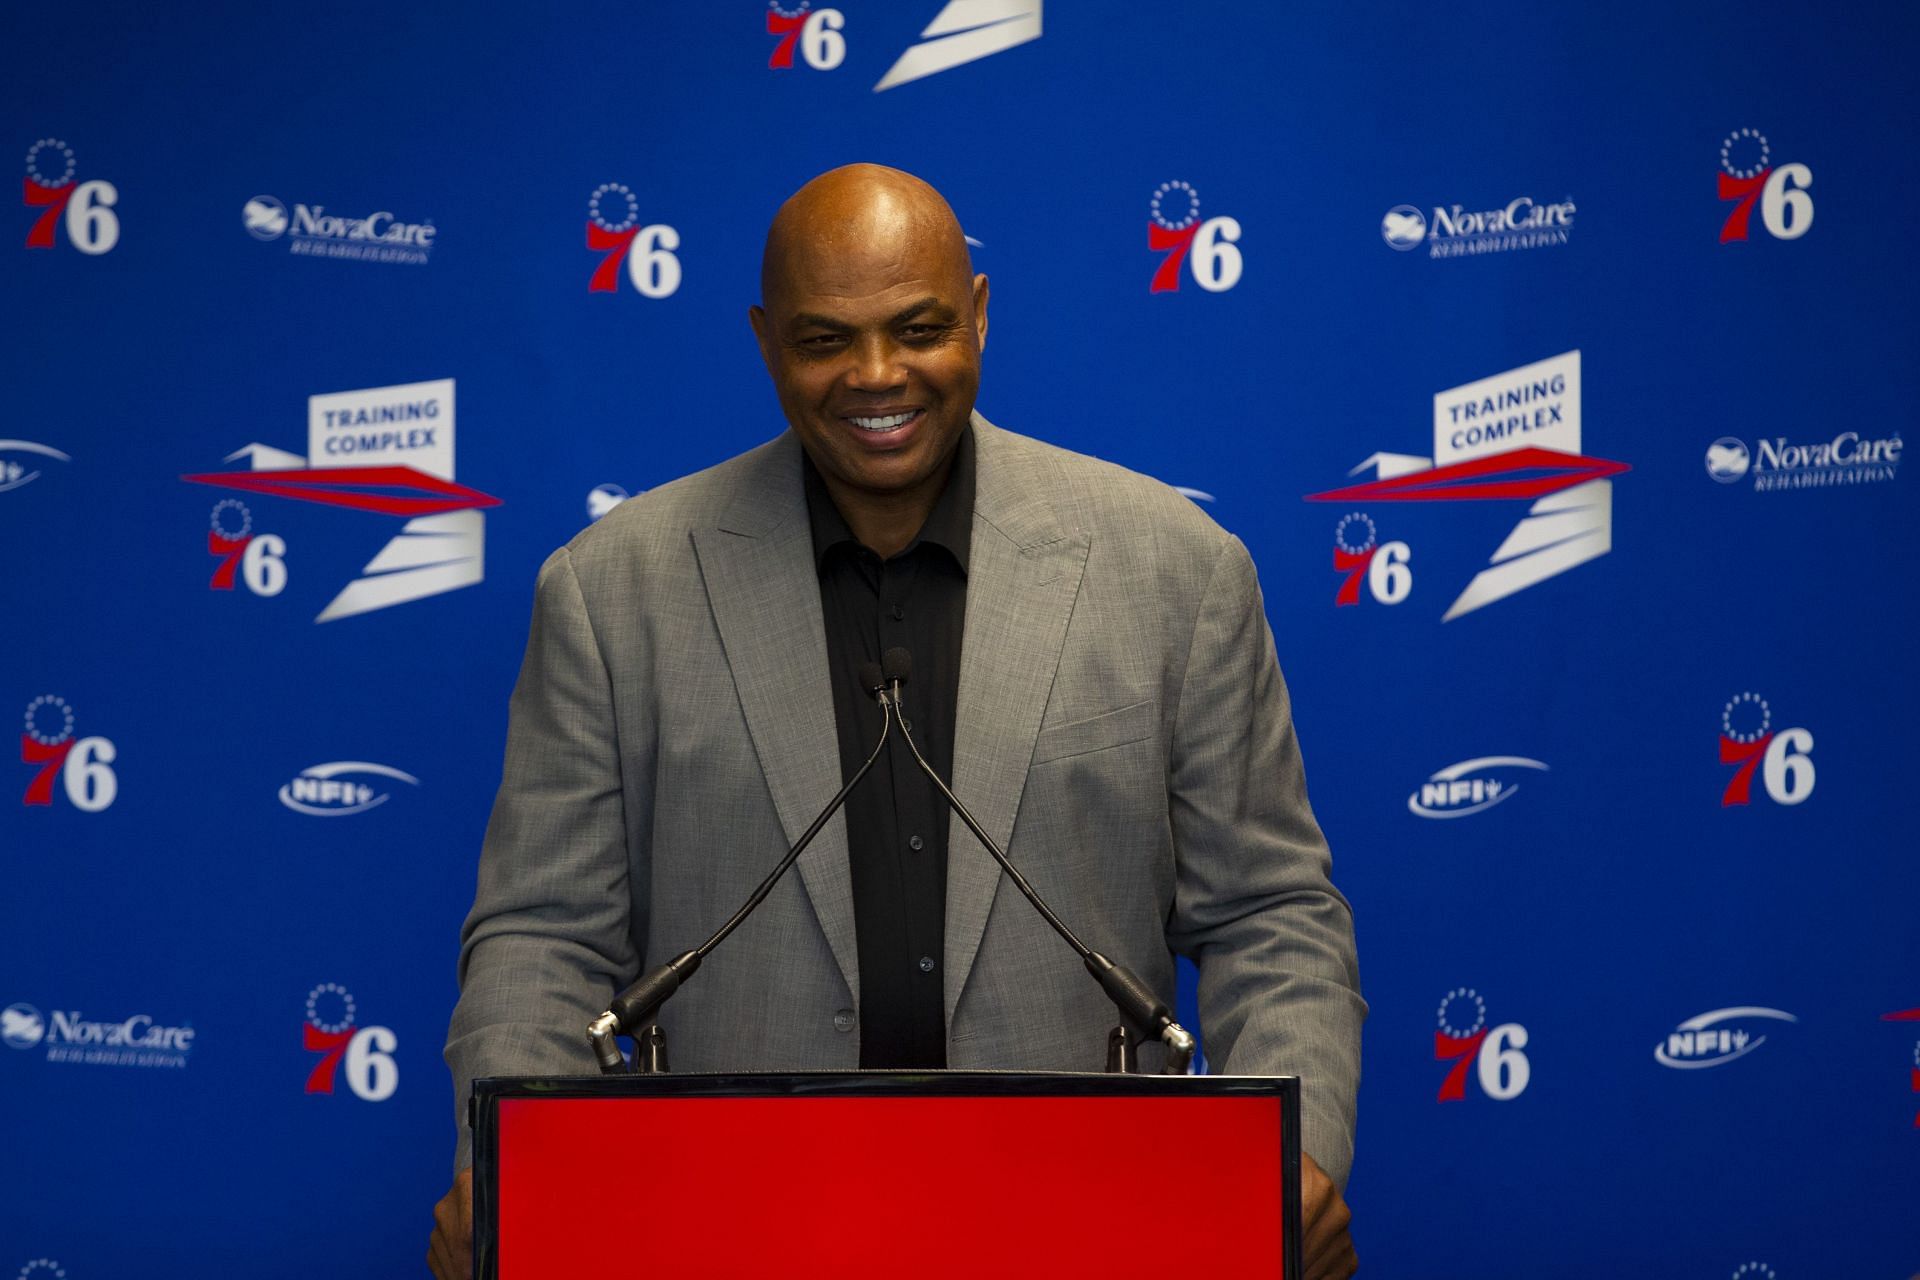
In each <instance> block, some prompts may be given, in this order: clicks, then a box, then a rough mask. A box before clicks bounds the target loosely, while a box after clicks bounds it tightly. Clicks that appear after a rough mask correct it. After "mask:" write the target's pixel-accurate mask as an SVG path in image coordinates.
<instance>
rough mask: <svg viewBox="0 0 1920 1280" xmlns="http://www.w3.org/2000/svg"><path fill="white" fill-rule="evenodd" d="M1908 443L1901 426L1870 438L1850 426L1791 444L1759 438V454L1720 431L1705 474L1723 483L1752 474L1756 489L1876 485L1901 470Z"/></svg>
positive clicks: (1782, 438) (1782, 439)
mask: <svg viewBox="0 0 1920 1280" xmlns="http://www.w3.org/2000/svg"><path fill="white" fill-rule="evenodd" d="M1904 447H1905V445H1904V442H1903V441H1902V440H1901V438H1900V433H1899V432H1898V431H1893V432H1890V433H1888V434H1887V435H1884V436H1880V437H1878V438H1869V437H1866V436H1863V435H1861V434H1860V433H1859V432H1858V431H1853V430H1847V431H1842V432H1841V433H1840V434H1838V435H1836V436H1834V437H1833V438H1832V439H1831V440H1817V441H1814V442H1813V443H1811V444H1790V443H1788V441H1787V438H1786V437H1785V436H1775V437H1774V438H1773V439H1771V440H1761V441H1760V447H1759V451H1758V453H1754V452H1750V451H1749V450H1748V449H1747V442H1746V441H1744V440H1741V439H1740V438H1738V437H1737V436H1721V437H1720V438H1719V439H1718V440H1715V441H1714V442H1713V443H1712V444H1710V445H1708V446H1707V474H1708V475H1710V476H1712V477H1713V478H1714V479H1715V480H1718V481H1719V482H1720V483H1721V484H1738V483H1739V482H1740V481H1741V480H1743V479H1745V478H1746V477H1747V475H1748V473H1752V475H1753V487H1754V490H1755V491H1756V492H1758V493H1768V492H1779V491H1780V490H1783V489H1827V488H1832V487H1834V486H1836V485H1850V484H1878V483H1881V482H1883V481H1887V480H1892V479H1895V478H1896V477H1897V476H1898V475H1899V474H1900V452H1901V450H1902V449H1903V448H1904Z"/></svg>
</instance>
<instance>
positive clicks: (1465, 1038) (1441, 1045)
mask: <svg viewBox="0 0 1920 1280" xmlns="http://www.w3.org/2000/svg"><path fill="white" fill-rule="evenodd" d="M1437 1016H1438V1019H1439V1022H1440V1028H1439V1030H1437V1031H1435V1032H1434V1033H1433V1056H1434V1060H1435V1061H1437V1062H1451V1063H1453V1067H1452V1069H1451V1070H1449V1071H1448V1072H1447V1077H1446V1079H1445V1080H1443V1081H1442V1082H1441V1084H1440V1101H1442V1102H1460V1101H1462V1100H1464V1099H1465V1098H1466V1096H1467V1073H1468V1069H1469V1068H1471V1069H1472V1071H1473V1075H1474V1077H1475V1078H1476V1079H1477V1080H1478V1081H1479V1082H1480V1091H1481V1092H1482V1093H1484V1094H1486V1095H1487V1096H1488V1097H1489V1098H1492V1099H1493V1100H1494V1101H1495V1102H1511V1101H1513V1100H1514V1099H1515V1098H1517V1097H1519V1096H1520V1095H1521V1094H1523V1093H1525V1092H1526V1090H1527V1084H1528V1083H1529V1082H1530V1081H1531V1080H1532V1079H1533V1064H1532V1063H1530V1062H1528V1061H1527V1055H1526V1054H1524V1053H1522V1052H1521V1050H1522V1049H1525V1048H1526V1047H1527V1029H1526V1028H1525V1027H1523V1026H1521V1025H1520V1024H1519V1023H1517V1022H1503V1023H1501V1024H1500V1025H1499V1026H1497V1027H1491V1028H1489V1027H1488V1026H1487V1002H1486V1001H1485V1000H1483V999H1481V998H1480V993H1479V992H1478V991H1475V990H1474V989H1473V988H1472V987H1455V988H1454V989H1453V990H1451V991H1449V992H1447V994H1446V995H1444V996H1442V997H1441V998H1440V1009H1439V1012H1438V1015H1437Z"/></svg>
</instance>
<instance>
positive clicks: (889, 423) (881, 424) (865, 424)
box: [851, 409, 919, 431]
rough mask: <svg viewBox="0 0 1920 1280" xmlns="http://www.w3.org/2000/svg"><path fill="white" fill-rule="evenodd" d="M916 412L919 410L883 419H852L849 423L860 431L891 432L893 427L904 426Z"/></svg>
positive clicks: (891, 415)
mask: <svg viewBox="0 0 1920 1280" xmlns="http://www.w3.org/2000/svg"><path fill="white" fill-rule="evenodd" d="M918 412H919V410H917V409H915V410H910V411H909V412H906V413H890V414H888V415H887V416H886V417H884V418H853V419H851V421H852V423H853V425H854V426H856V427H858V428H860V429H861V430H862V431H891V430H893V429H894V428H895V427H898V426H904V425H905V424H906V423H907V422H908V421H909V420H910V419H912V417H913V415H914V414H915V413H918Z"/></svg>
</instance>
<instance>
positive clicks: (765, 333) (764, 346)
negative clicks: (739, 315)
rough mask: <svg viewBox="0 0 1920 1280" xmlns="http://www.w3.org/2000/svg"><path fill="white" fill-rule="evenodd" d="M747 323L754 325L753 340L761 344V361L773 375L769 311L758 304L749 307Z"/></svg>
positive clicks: (769, 374)
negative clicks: (768, 322) (768, 320)
mask: <svg viewBox="0 0 1920 1280" xmlns="http://www.w3.org/2000/svg"><path fill="white" fill-rule="evenodd" d="M747 323H748V324H750V325H752V326H753V340H754V341H755V342H757V343H759V344H760V363H762V364H764V365H766V366H767V375H768V376H769V377H771V376H773V334H772V332H771V330H770V329H769V328H768V325H767V313H766V311H765V310H764V309H762V308H760V307H758V306H752V307H748V308H747Z"/></svg>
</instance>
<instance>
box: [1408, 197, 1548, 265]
mask: <svg viewBox="0 0 1920 1280" xmlns="http://www.w3.org/2000/svg"><path fill="white" fill-rule="evenodd" d="M1574 212H1575V210H1574V204H1573V197H1572V196H1568V197H1567V198H1566V199H1565V200H1562V201H1559V202H1556V203H1546V202H1542V201H1538V200H1535V199H1534V198H1533V197H1532V196H1515V197H1514V198H1513V199H1511V200H1509V201H1507V203H1506V204H1504V205H1501V206H1499V207H1497V208H1492V209H1479V210H1475V209H1469V208H1467V207H1466V206H1465V205H1461V204H1454V205H1434V206H1433V217H1432V218H1431V219H1429V218H1428V217H1427V215H1426V214H1424V213H1421V212H1420V210H1418V209H1416V208H1415V207H1414V206H1412V205H1410V204H1397V205H1395V206H1393V208H1391V209H1389V210H1387V212H1386V216H1384V217H1383V218H1381V219H1380V238H1381V239H1382V240H1384V241H1386V242H1387V247H1388V248H1390V249H1397V250H1399V251H1400V252H1402V253H1405V252H1406V251H1408V250H1409V249H1417V248H1419V247H1420V246H1421V245H1422V244H1425V245H1426V246H1427V256H1428V257H1429V258H1465V257H1469V256H1474V257H1477V256H1479V255H1480V254H1483V253H1505V252H1507V251H1509V250H1513V249H1541V248H1545V247H1547V246H1549V245H1557V244H1565V243H1567V241H1568V240H1569V239H1570V238H1571V237H1572V235H1573V215H1574Z"/></svg>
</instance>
